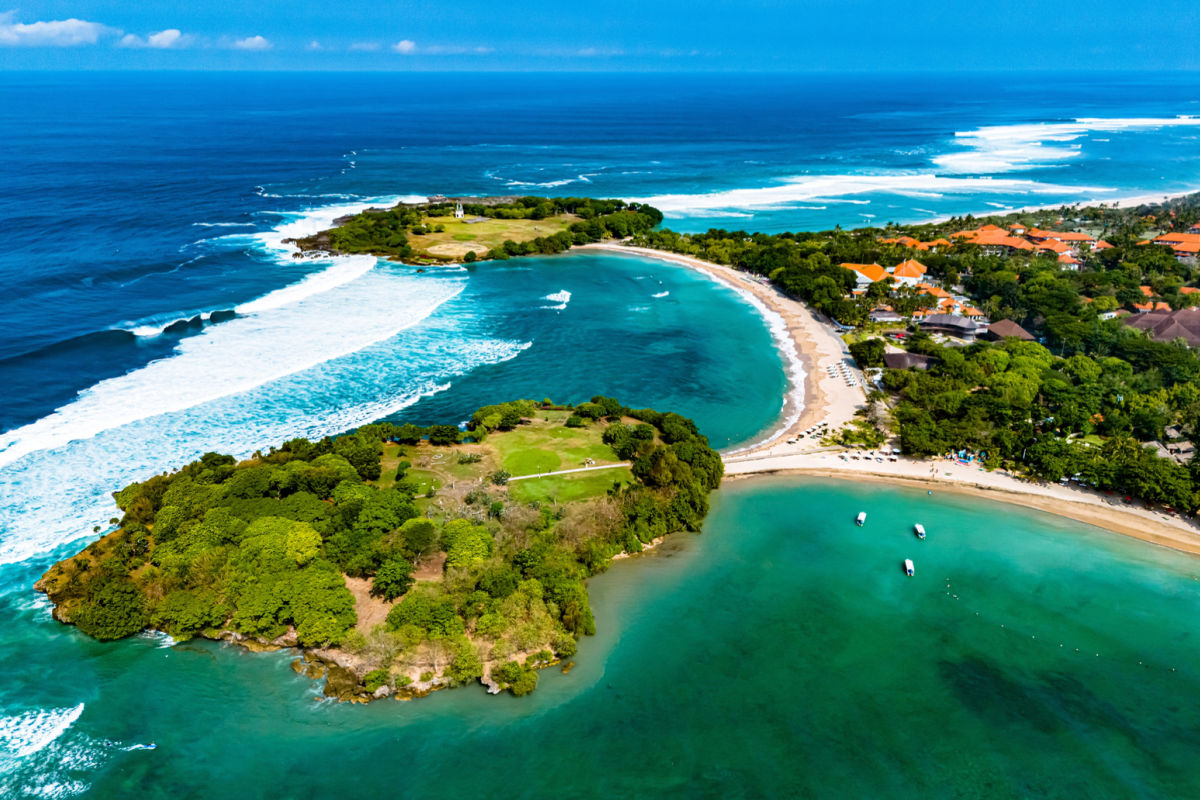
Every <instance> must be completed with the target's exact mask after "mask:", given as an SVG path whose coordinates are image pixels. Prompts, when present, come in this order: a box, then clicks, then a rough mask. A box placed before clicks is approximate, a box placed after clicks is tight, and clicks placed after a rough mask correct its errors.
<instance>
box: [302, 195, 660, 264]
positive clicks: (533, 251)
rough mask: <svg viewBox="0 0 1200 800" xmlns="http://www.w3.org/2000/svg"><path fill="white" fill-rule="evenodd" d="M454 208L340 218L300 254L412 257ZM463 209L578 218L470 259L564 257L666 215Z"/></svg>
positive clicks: (523, 207)
mask: <svg viewBox="0 0 1200 800" xmlns="http://www.w3.org/2000/svg"><path fill="white" fill-rule="evenodd" d="M453 208H454V205H453V204H452V203H437V204H433V205H420V206H411V205H399V206H396V207H395V208H390V209H370V210H367V211H363V212H361V213H359V214H355V215H353V216H351V217H348V218H345V219H341V220H338V227H335V228H332V229H330V230H328V231H322V232H321V233H318V234H315V235H313V236H310V237H307V238H304V239H300V240H299V241H298V242H297V244H298V245H299V246H300V248H301V250H327V251H331V252H337V253H372V254H375V255H381V256H392V257H395V258H399V259H401V260H404V259H409V258H411V257H412V256H413V255H414V249H413V247H412V246H411V244H410V242H409V236H410V235H417V236H420V235H423V234H426V233H428V232H429V231H430V230H433V229H438V230H440V228H437V225H438V223H437V220H438V219H439V218H440V217H443V216H446V215H448V214H450V213H451V212H452V211H453ZM463 211H464V213H465V214H466V215H468V216H472V217H487V218H490V219H512V220H541V219H547V218H549V217H554V216H557V215H560V214H570V215H573V216H576V217H578V218H579V219H578V220H577V221H575V222H572V223H571V224H570V225H568V226H567V228H566V230H563V231H560V232H558V233H555V234H551V235H549V236H538V237H536V238H534V239H532V240H530V241H523V242H516V241H513V240H511V239H510V240H507V241H505V242H504V243H503V244H502V245H501V246H499V247H495V248H493V249H492V250H490V251H488V252H487V253H472V255H470V256H468V257H467V259H466V260H468V261H474V260H476V259H484V258H491V259H507V258H511V257H513V256H523V255H539V254H540V255H550V254H554V253H561V252H564V251H566V250H569V249H570V248H571V247H573V246H575V245H581V244H587V243H589V242H598V241H601V240H603V239H612V238H617V239H620V238H624V237H627V236H634V235H637V234H641V233H645V232H646V231H649V230H650V229H651V228H653V227H654V226H656V225H658V224H659V223H660V222H662V213H661V212H659V211H658V210H657V209H655V208H652V207H650V206H646V205H639V204H637V203H626V202H625V201H623V200H597V199H592V198H585V197H553V198H549V197H522V198H518V199H515V200H511V201H508V202H498V203H487V204H483V203H478V204H473V203H468V204H466V205H464V207H463Z"/></svg>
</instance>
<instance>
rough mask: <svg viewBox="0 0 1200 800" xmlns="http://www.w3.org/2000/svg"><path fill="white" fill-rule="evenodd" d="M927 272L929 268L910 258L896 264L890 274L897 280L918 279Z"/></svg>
mask: <svg viewBox="0 0 1200 800" xmlns="http://www.w3.org/2000/svg"><path fill="white" fill-rule="evenodd" d="M928 271H929V268H928V267H926V266H925V265H924V264H922V263H921V262H920V261H915V260H913V259H911V258H910V259H908V260H907V261H901V262H900V263H899V264H897V265H896V268H895V269H894V270H892V274H893V275H895V276H896V277H897V278H919V277H921V276H922V275H924V274H925V273H926V272H928Z"/></svg>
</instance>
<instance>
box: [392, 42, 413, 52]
mask: <svg viewBox="0 0 1200 800" xmlns="http://www.w3.org/2000/svg"><path fill="white" fill-rule="evenodd" d="M392 49H393V50H395V51H396V52H397V53H403V54H404V55H410V54H412V53H415V52H417V43H416V42H414V41H413V40H412V39H401V40H400V41H398V42H396V43H395V44H394V45H392Z"/></svg>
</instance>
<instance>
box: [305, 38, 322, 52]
mask: <svg viewBox="0 0 1200 800" xmlns="http://www.w3.org/2000/svg"><path fill="white" fill-rule="evenodd" d="M304 49H305V50H320V49H321V43H320V42H318V41H317V40H316V39H313V40H312V41H311V42H309V43H308V46H307V47H305V48H304Z"/></svg>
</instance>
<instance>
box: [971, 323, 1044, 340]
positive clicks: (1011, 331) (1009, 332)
mask: <svg viewBox="0 0 1200 800" xmlns="http://www.w3.org/2000/svg"><path fill="white" fill-rule="evenodd" d="M982 336H983V338H984V339H989V340H991V341H993V342H999V341H1003V340H1004V339H1020V340H1022V341H1025V342H1032V341H1033V334H1031V333H1030V332H1029V331H1027V330H1025V329H1024V328H1022V327H1021V326H1020V325H1018V324H1017V323H1015V322H1013V321H1012V320H1011V319H1002V320H998V321H996V322H993V323H992V324H991V325H988V327H987V330H986V331H984V332H983V334H982Z"/></svg>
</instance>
